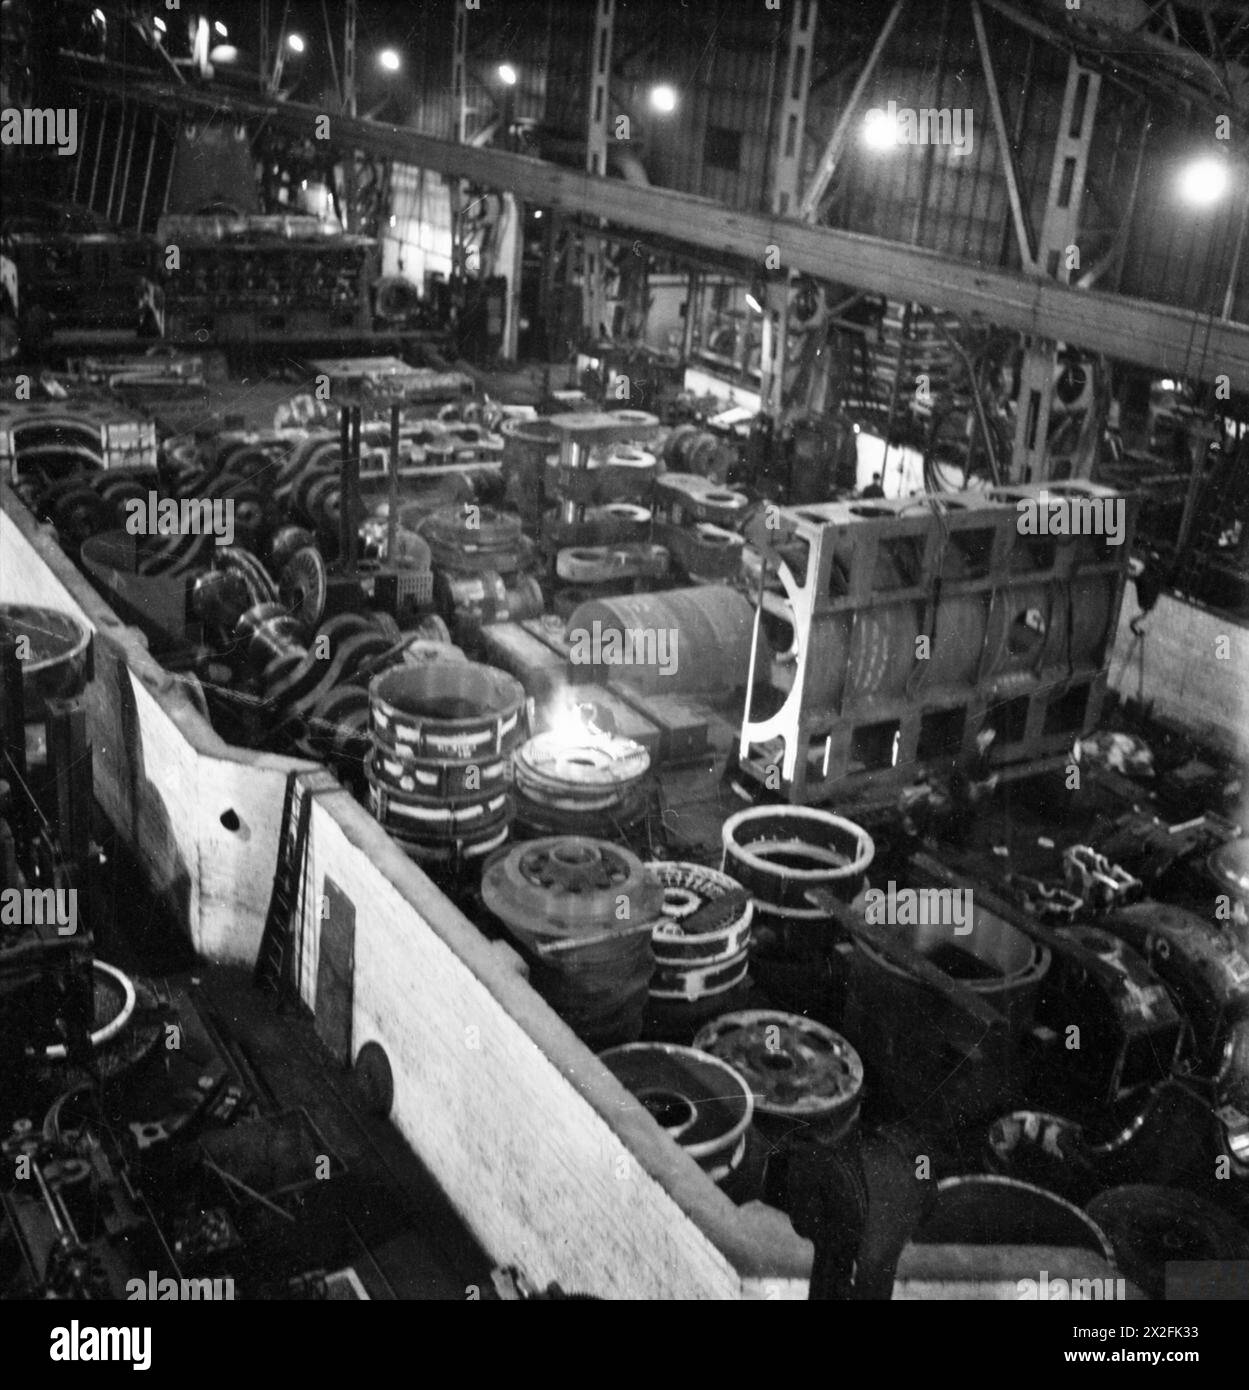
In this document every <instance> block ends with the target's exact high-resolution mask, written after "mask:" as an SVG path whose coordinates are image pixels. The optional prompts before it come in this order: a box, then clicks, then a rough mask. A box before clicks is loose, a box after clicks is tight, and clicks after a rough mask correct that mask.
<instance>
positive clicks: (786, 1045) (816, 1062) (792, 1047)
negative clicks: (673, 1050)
mask: <svg viewBox="0 0 1249 1390" xmlns="http://www.w3.org/2000/svg"><path fill="white" fill-rule="evenodd" d="M694 1046H695V1047H698V1048H701V1049H702V1050H703V1051H704V1052H710V1053H711V1054H712V1055H713V1056H715V1057H719V1058H720V1060H721V1061H723V1062H727V1063H728V1064H729V1065H730V1066H731V1067H733V1068H734V1069H735V1070H736V1071H738V1072H740V1073H741V1075H742V1076H744V1077H745V1078H746V1082H747V1084H748V1085H749V1086H750V1089H751V1091H752V1092H753V1094H754V1098H755V1109H756V1110H757V1111H758V1112H759V1113H760V1114H761V1115H775V1116H779V1117H782V1118H785V1119H798V1118H801V1119H803V1120H806V1121H809V1122H811V1123H816V1124H834V1125H836V1126H837V1127H838V1128H841V1127H844V1126H845V1125H848V1124H849V1123H850V1122H851V1121H852V1120H853V1119H854V1117H855V1115H856V1114H857V1111H858V1106H859V1100H860V1098H861V1096H862V1093H863V1063H862V1061H861V1060H860V1058H859V1054H858V1053H857V1052H856V1051H855V1050H854V1048H853V1047H851V1045H850V1044H849V1043H848V1042H847V1041H846V1039H845V1038H843V1037H842V1036H841V1034H840V1033H834V1032H833V1030H832V1029H831V1028H826V1027H825V1026H824V1025H823V1024H822V1023H816V1022H815V1021H814V1020H813V1019H809V1018H803V1017H801V1016H800V1015H798V1014H787V1013H780V1012H777V1011H774V1010H772V1009H748V1010H743V1011H742V1012H740V1013H731V1014H724V1015H723V1016H722V1017H721V1018H718V1019H716V1020H715V1021H714V1022H713V1023H709V1024H708V1025H707V1026H706V1027H705V1028H703V1029H702V1030H701V1032H700V1033H699V1034H698V1036H697V1037H696V1038H695V1039H694Z"/></svg>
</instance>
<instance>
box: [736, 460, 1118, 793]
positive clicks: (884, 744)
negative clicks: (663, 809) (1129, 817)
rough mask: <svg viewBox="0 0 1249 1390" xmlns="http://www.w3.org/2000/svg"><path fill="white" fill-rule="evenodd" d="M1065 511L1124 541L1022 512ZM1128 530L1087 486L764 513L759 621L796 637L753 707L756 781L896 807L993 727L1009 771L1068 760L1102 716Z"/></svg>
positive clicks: (1108, 498) (747, 725)
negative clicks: (1090, 515)
mask: <svg viewBox="0 0 1249 1390" xmlns="http://www.w3.org/2000/svg"><path fill="white" fill-rule="evenodd" d="M1052 505H1072V506H1076V505H1078V506H1092V507H1094V508H1100V507H1105V508H1106V509H1107V510H1109V509H1110V507H1111V506H1112V505H1113V506H1114V507H1115V508H1117V509H1120V516H1121V519H1122V527H1121V529H1120V530H1119V531H1118V535H1117V537H1115V538H1114V539H1113V540H1112V538H1111V537H1110V536H1109V535H1106V534H1080V535H1074V536H1073V535H1049V534H1041V535H1037V534H1027V533H1026V532H1025V531H1024V528H1023V527H1022V525H1021V520H1022V517H1021V508H1026V507H1031V508H1034V509H1037V510H1038V511H1039V512H1041V513H1043V512H1044V511H1045V509H1046V507H1047V506H1052ZM1133 517H1134V504H1133V501H1132V499H1130V498H1126V497H1123V496H1122V495H1117V494H1113V493H1111V492H1109V491H1107V490H1106V489H1104V488H1099V487H1096V486H1094V485H1092V484H1089V483H1079V482H1067V483H1054V484H1051V485H1048V486H1047V487H1041V486H1026V487H1025V486H1020V487H1011V488H1001V489H993V490H991V491H990V492H989V493H988V494H985V495H978V494H974V493H961V494H960V495H959V497H958V499H957V501H953V500H946V499H942V500H940V501H938V500H935V499H925V498H909V499H899V500H890V501H883V500H882V501H877V502H872V503H870V504H869V503H858V502H855V503H829V504H826V505H823V506H806V507H801V508H785V509H781V510H780V511H779V512H777V511H776V509H770V510H769V509H765V512H764V513H762V514H760V515H759V516H758V517H757V518H756V519H755V520H754V521H753V522H752V523H751V525H750V527H749V528H748V530H749V533H750V537H751V540H752V541H753V543H754V544H755V545H756V546H757V547H758V548H759V550H760V551H762V554H763V561H762V573H761V574H760V585H761V588H762V589H763V592H762V601H763V610H764V614H765V618H766V620H767V621H768V622H769V623H770V622H775V623H776V624H777V625H778V627H779V628H780V629H781V630H784V631H787V632H789V633H791V634H792V640H791V642H790V644H789V648H788V651H787V652H786V653H785V655H784V656H783V657H782V658H780V659H779V661H778V662H777V663H776V665H775V667H774V682H775V683H776V685H777V689H776V690H775V691H769V692H767V694H768V695H769V696H771V697H772V698H771V699H770V700H769V699H767V698H765V692H764V691H762V690H759V689H756V690H755V691H754V692H753V694H754V700H753V701H752V704H751V707H750V708H748V709H747V711H746V717H745V719H744V721H743V725H742V735H741V748H740V756H741V765H742V767H743V769H744V770H745V771H746V773H747V774H749V775H750V776H752V777H753V778H755V779H756V780H757V781H759V782H761V783H763V784H764V785H765V786H774V785H775V784H776V779H777V777H778V774H779V783H780V789H781V790H783V791H784V794H785V795H786V797H787V798H788V799H789V800H790V801H793V802H805V803H810V802H818V801H821V800H826V799H828V797H829V796H831V795H832V793H833V791H834V790H836V793H837V795H838V796H841V797H845V796H847V795H855V794H856V793H862V794H863V795H865V796H870V797H872V798H877V799H892V797H894V796H895V795H896V794H897V792H898V791H899V790H900V789H901V788H902V787H903V786H905V785H906V784H907V783H908V782H912V781H915V780H918V778H919V777H920V776H921V775H922V773H923V772H924V771H925V770H927V769H929V768H932V767H940V766H948V765H949V764H950V763H952V762H953V761H955V760H957V759H958V758H960V757H965V756H968V755H969V754H970V752H971V750H972V748H973V746H974V743H975V739H976V736H977V735H978V734H979V733H980V732H981V731H982V729H984V728H986V727H990V728H992V729H993V730H994V733H995V735H996V741H995V743H994V745H993V750H992V758H993V761H994V763H995V764H996V765H1005V764H1011V763H1022V762H1029V763H1031V762H1035V760H1036V759H1038V758H1040V757H1043V756H1045V755H1046V754H1047V753H1048V754H1053V753H1057V752H1060V751H1063V752H1065V751H1066V750H1067V749H1069V748H1070V746H1071V743H1072V740H1073V738H1075V737H1076V736H1078V735H1080V734H1082V733H1084V732H1087V731H1088V730H1089V729H1090V728H1091V727H1092V726H1093V725H1094V724H1095V723H1096V721H1097V718H1098V716H1099V714H1100V711H1101V705H1102V699H1103V696H1104V693H1105V684H1106V663H1107V661H1108V658H1109V650H1110V644H1111V642H1112V641H1113V638H1114V633H1115V627H1116V621H1117V618H1118V613H1119V604H1120V601H1121V599H1122V593H1123V585H1124V581H1125V578H1126V573H1127V560H1128V553H1129V551H1130V549H1131V538H1132V522H1133ZM1033 529H1034V530H1035V529H1036V528H1033ZM754 563H755V565H756V566H758V565H759V559H758V556H756V557H754ZM773 575H774V576H775V578H773ZM764 586H766V587H764Z"/></svg>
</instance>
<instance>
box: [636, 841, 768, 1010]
mask: <svg viewBox="0 0 1249 1390" xmlns="http://www.w3.org/2000/svg"><path fill="white" fill-rule="evenodd" d="M649 868H650V871H651V873H652V874H653V875H654V876H655V877H656V878H657V879H658V880H659V884H660V887H661V888H662V889H663V895H664V896H663V916H662V917H661V918H660V919H659V921H657V922H656V923H655V930H654V933H653V936H652V939H651V944H652V946H653V948H654V951H655V975H654V978H653V979H652V980H651V989H650V993H651V1000H652V1003H657V1004H659V1005H660V1006H661V1007H663V1008H667V1009H668V1010H670V1011H671V1010H672V1009H674V1008H681V1009H682V1012H687V1013H688V1012H690V1011H691V1010H690V1009H689V1008H685V1007H683V1006H695V1005H696V1006H699V1008H698V1012H699V1013H701V1016H702V1017H706V1016H707V1013H706V1010H707V1009H710V1008H717V1007H718V1008H723V1007H724V1005H725V996H726V995H728V994H729V993H730V992H731V991H733V990H735V989H737V988H738V986H739V985H741V984H742V983H743V981H744V980H745V978H746V972H747V967H748V964H749V954H750V933H751V922H752V920H753V918H754V904H753V903H752V902H751V900H750V898H749V896H748V895H747V894H746V892H745V890H744V889H743V888H742V886H741V884H739V883H738V882H737V881H736V880H735V879H732V878H730V877H729V876H728V874H723V873H719V872H717V871H716V870H715V869H708V868H705V867H704V866H703V865H701V864H685V863H680V862H679V861H666V862H657V863H653V864H651V865H650V866H649Z"/></svg>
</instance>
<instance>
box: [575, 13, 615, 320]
mask: <svg viewBox="0 0 1249 1390" xmlns="http://www.w3.org/2000/svg"><path fill="white" fill-rule="evenodd" d="M615 22H616V0H598V3H597V4H596V5H595V7H594V32H593V34H592V36H591V39H590V106H589V110H588V111H587V112H586V142H585V167H586V170H587V172H588V173H590V174H596V175H598V176H600V177H605V176H606V174H607V129H608V126H609V124H610V122H611V64H612V41H613V37H614V33H613V31H614V29H615ZM606 272H607V260H606V257H605V255H604V245H603V240H602V238H601V237H593V236H586V237H583V238H582V241H581V282H582V298H581V326H582V327H583V328H584V329H585V330H586V332H587V333H589V335H590V336H591V338H597V337H598V335H599V332H600V331H601V329H602V327H603V320H604V319H605V318H606V316H607V285H606Z"/></svg>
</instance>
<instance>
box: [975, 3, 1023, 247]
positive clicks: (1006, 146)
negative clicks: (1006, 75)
mask: <svg viewBox="0 0 1249 1390" xmlns="http://www.w3.org/2000/svg"><path fill="white" fill-rule="evenodd" d="M971 17H972V22H973V23H974V24H975V26H976V44H977V46H978V47H979V49H980V65H981V67H983V68H984V80H985V85H986V86H987V87H988V89H989V109H990V111H991V112H992V113H993V129H994V132H995V133H996V135H997V145H998V151H999V152H1000V154H1001V156H1002V172H1003V174H1005V175H1006V192H1007V195H1008V196H1009V198H1010V210H1011V216H1012V217H1013V218H1014V219H1015V236H1016V237H1017V238H1018V240H1019V254H1020V256H1021V258H1022V260H1023V264H1024V269H1025V270H1030V269H1031V268H1032V267H1033V266H1034V265H1035V264H1036V254H1035V252H1034V251H1033V249H1032V238H1031V236H1030V235H1029V234H1028V216H1027V213H1026V212H1025V211H1024V205H1023V199H1022V198H1021V197H1020V195H1019V175H1018V174H1017V172H1016V170H1015V152H1014V150H1013V149H1012V148H1011V142H1010V135H1009V134H1008V132H1007V129H1006V116H1005V113H1004V112H1003V110H1002V95H1001V93H1000V92H999V91H998V85H997V74H996V73H995V72H994V70H993V54H992V52H991V50H990V48H989V40H988V37H987V36H986V34H985V30H984V15H983V14H982V13H981V11H980V0H972V6H971Z"/></svg>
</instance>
